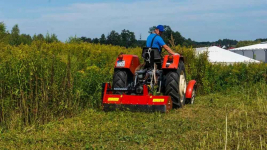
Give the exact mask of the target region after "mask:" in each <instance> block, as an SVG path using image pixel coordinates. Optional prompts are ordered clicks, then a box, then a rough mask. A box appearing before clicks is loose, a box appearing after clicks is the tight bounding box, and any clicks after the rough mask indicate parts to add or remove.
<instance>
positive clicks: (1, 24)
mask: <svg viewBox="0 0 267 150" xmlns="http://www.w3.org/2000/svg"><path fill="white" fill-rule="evenodd" d="M5 33H6V25H5V24H4V22H0V34H5Z"/></svg>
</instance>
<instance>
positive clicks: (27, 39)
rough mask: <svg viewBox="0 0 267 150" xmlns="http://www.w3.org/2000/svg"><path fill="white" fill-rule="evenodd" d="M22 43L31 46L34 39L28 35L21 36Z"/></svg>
mask: <svg viewBox="0 0 267 150" xmlns="http://www.w3.org/2000/svg"><path fill="white" fill-rule="evenodd" d="M20 40H21V43H23V44H27V45H30V44H31V43H32V37H31V36H30V35H28V34H21V35H20Z"/></svg>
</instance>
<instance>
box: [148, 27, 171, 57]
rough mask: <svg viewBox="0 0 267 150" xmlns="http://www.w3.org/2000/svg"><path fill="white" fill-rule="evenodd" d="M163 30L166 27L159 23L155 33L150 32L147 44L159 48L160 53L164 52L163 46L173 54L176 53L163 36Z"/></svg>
mask: <svg viewBox="0 0 267 150" xmlns="http://www.w3.org/2000/svg"><path fill="white" fill-rule="evenodd" d="M163 32H164V27H163V26H162V25H158V26H157V27H156V29H155V30H154V33H152V34H150V35H149V36H148V37H147V40H146V46H147V47H153V48H157V49H158V50H159V53H161V52H162V47H163V48H164V49H165V50H167V51H168V53H169V54H171V55H174V54H176V53H174V52H173V50H172V49H171V48H170V47H169V46H168V45H166V44H165V42H164V41H163V39H162V38H161V35H162V33H163Z"/></svg>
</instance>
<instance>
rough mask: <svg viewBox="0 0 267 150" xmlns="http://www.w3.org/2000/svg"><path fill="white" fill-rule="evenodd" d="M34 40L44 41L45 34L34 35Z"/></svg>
mask: <svg viewBox="0 0 267 150" xmlns="http://www.w3.org/2000/svg"><path fill="white" fill-rule="evenodd" d="M32 40H33V41H44V40H45V38H44V36H43V34H38V35H36V34H35V35H34V36H33V38H32Z"/></svg>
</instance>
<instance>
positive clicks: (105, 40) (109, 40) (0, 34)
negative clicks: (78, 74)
mask: <svg viewBox="0 0 267 150" xmlns="http://www.w3.org/2000/svg"><path fill="white" fill-rule="evenodd" d="M155 28H156V26H153V27H150V28H149V30H148V33H153V31H154V30H155ZM164 28H165V32H163V34H162V38H163V40H164V41H165V42H166V44H167V45H181V46H187V47H206V46H221V47H222V46H226V47H242V46H247V45H253V44H258V43H261V42H263V41H267V38H265V39H256V40H254V41H253V40H251V41H237V40H232V39H223V40H221V39H219V40H218V41H214V42H209V41H207V42H197V41H194V40H191V39H190V38H185V37H184V36H182V35H181V33H180V32H179V31H173V30H172V29H171V27H170V26H168V25H164ZM33 41H45V42H47V43H52V42H60V41H59V40H58V38H57V35H56V34H54V33H53V34H49V33H47V34H46V35H43V34H35V35H33V36H31V35H29V34H20V29H19V26H18V25H17V24H16V25H14V26H13V28H12V30H11V32H9V31H7V30H6V26H5V24H4V23H3V22H0V42H4V43H7V44H10V45H20V44H28V45H30V44H31V43H32V42H33ZM66 42H67V43H73V42H74V43H77V42H87V43H96V44H97V43H100V44H111V45H117V46H123V47H127V48H128V47H145V46H146V40H141V37H140V39H139V40H137V39H136V35H135V33H134V32H132V31H129V30H126V29H123V30H122V31H121V32H120V33H118V32H116V31H115V30H112V31H111V32H110V33H108V34H107V35H105V34H102V35H101V36H100V38H89V37H85V36H82V37H76V36H75V37H69V39H68V40H67V41H66Z"/></svg>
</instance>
